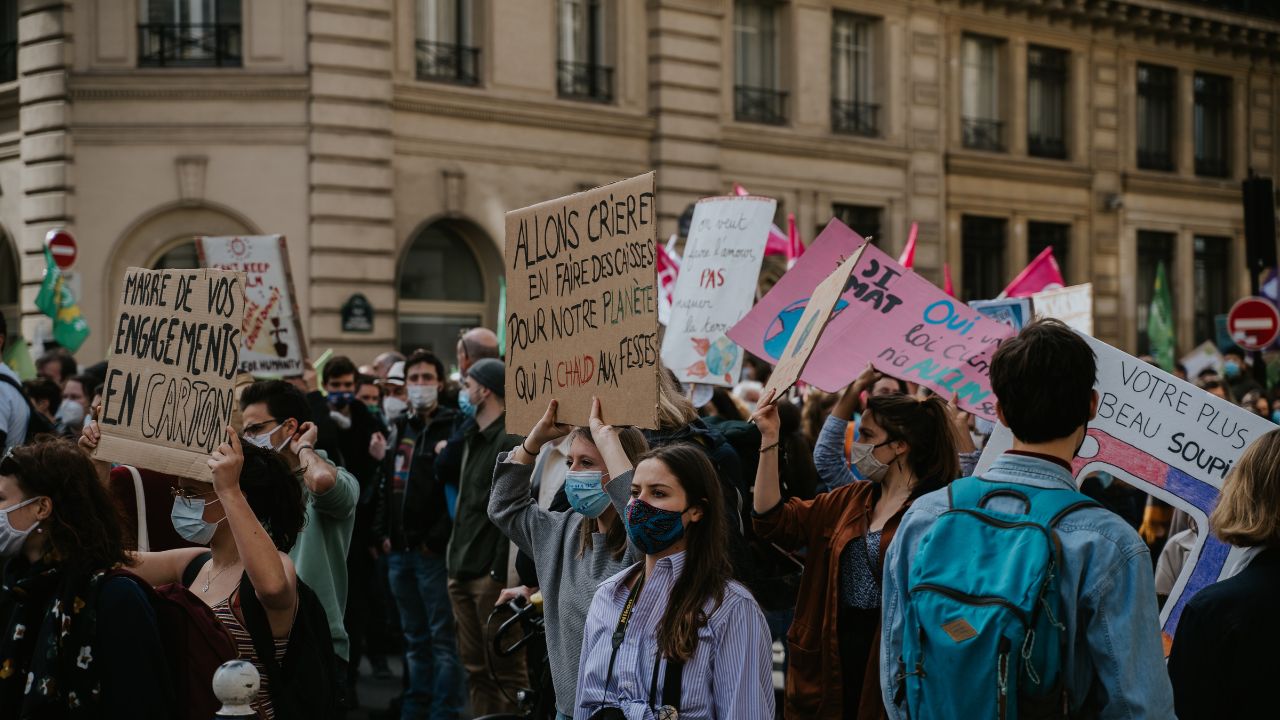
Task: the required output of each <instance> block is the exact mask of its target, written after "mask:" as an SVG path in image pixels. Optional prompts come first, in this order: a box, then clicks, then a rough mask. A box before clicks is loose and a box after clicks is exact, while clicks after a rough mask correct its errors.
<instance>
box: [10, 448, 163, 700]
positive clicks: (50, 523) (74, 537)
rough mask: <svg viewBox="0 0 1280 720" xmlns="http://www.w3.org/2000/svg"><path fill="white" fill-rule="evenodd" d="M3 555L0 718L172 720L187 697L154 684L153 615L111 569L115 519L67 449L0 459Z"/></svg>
mask: <svg viewBox="0 0 1280 720" xmlns="http://www.w3.org/2000/svg"><path fill="white" fill-rule="evenodd" d="M0 559H3V560H4V561H6V562H5V565H4V577H3V589H0V718H5V719H7V718H76V717H83V718H126V717H127V718H146V719H148V720H168V718H171V717H174V712H175V709H176V708H177V707H179V706H180V705H181V704H182V703H183V702H185V701H186V698H175V697H174V696H173V688H171V687H168V685H167V683H165V682H164V681H163V679H162V678H165V677H166V676H167V675H168V666H167V662H166V658H165V655H164V644H163V642H164V641H163V639H162V638H161V634H160V629H159V627H158V625H157V622H156V615H155V612H154V610H153V609H152V606H151V603H150V602H149V600H148V599H147V596H146V594H145V593H144V591H143V590H142V588H140V587H139V585H138V583H137V581H136V579H133V578H131V577H130V576H128V575H126V574H121V573H118V572H115V571H114V568H116V567H118V566H119V565H121V564H122V563H124V562H125V561H126V560H127V556H126V554H125V550H124V537H123V533H122V532H121V528H120V523H119V520H118V518H117V516H116V514H115V513H114V512H113V511H112V508H111V503H110V501H109V500H108V499H107V496H106V493H105V492H104V491H103V489H102V486H101V485H100V484H99V483H98V481H97V479H96V477H95V474H94V469H93V466H92V464H91V463H90V462H89V460H88V458H86V457H85V456H84V454H82V453H81V452H80V451H79V450H77V449H76V446H75V445H74V444H72V443H70V442H68V441H66V440H55V439H49V440H46V441H42V442H38V443H36V444H33V445H26V446H22V447H18V448H15V449H14V450H13V451H12V452H9V453H7V454H5V456H4V459H3V460H0ZM140 682H145V683H146V684H145V686H143V685H140ZM144 687H145V689H144Z"/></svg>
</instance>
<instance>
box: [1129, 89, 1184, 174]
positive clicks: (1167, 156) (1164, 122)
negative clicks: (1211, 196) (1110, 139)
mask: <svg viewBox="0 0 1280 720" xmlns="http://www.w3.org/2000/svg"><path fill="white" fill-rule="evenodd" d="M1177 82H1178V72H1177V71H1176V70H1174V69H1173V68H1168V67H1161V66H1159V65H1142V64H1139V65H1138V167H1140V168H1142V169H1144V170H1172V169H1173V140H1174V121H1173V108H1174V100H1175V98H1176V97H1177Z"/></svg>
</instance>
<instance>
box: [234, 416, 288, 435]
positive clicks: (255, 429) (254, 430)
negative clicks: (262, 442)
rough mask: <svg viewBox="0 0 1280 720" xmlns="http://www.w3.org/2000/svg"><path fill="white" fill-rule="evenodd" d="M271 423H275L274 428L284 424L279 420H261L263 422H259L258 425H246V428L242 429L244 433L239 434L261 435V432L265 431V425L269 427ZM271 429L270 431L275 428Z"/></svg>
mask: <svg viewBox="0 0 1280 720" xmlns="http://www.w3.org/2000/svg"><path fill="white" fill-rule="evenodd" d="M271 423H275V424H276V427H279V426H281V425H283V424H284V422H283V421H281V420H277V419H275V418H268V419H267V420H263V421H262V422H260V423H254V424H252V425H246V426H245V428H244V432H243V433H241V434H242V435H261V434H262V431H263V430H266V429H267V425H270V424H271ZM271 429H272V430H275V428H271Z"/></svg>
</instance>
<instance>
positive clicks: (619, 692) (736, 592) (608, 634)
mask: <svg viewBox="0 0 1280 720" xmlns="http://www.w3.org/2000/svg"><path fill="white" fill-rule="evenodd" d="M684 559H685V554H684V552H679V553H675V554H673V555H670V556H668V557H665V558H662V559H661V560H659V561H658V562H657V563H656V565H655V567H654V571H653V576H652V577H648V578H645V582H644V588H643V589H642V590H641V592H640V597H639V599H638V600H637V601H636V606H635V610H634V614H633V615H632V617H631V621H630V622H629V623H628V625H627V632H626V636H625V639H624V640H623V642H622V646H621V647H620V648H618V657H617V660H616V661H615V663H614V666H613V679H612V680H610V681H609V687H607V688H606V687H605V678H606V677H607V676H608V673H609V656H610V655H611V654H612V651H613V645H612V642H611V639H612V637H613V632H614V630H615V629H617V627H618V617H619V616H620V615H621V614H622V607H623V605H625V604H626V601H627V595H628V593H629V592H630V589H629V588H628V587H627V584H626V582H625V580H626V578H628V577H630V576H631V575H632V573H633V572H635V571H636V566H634V565H633V566H632V567H630V568H627V569H626V570H623V571H622V572H620V573H618V574H617V575H614V576H613V577H611V578H609V579H608V580H605V581H604V582H603V583H601V585H600V588H599V589H598V590H596V595H595V599H594V600H592V602H591V610H590V612H589V613H588V614H587V628H586V632H585V634H584V636H583V641H582V658H581V660H580V662H579V663H578V697H577V700H576V702H575V704H574V715H573V716H574V718H575V720H587V719H588V718H590V717H591V715H592V713H594V712H595V711H597V710H599V709H600V708H601V707H605V706H610V705H611V706H615V707H618V708H620V709H621V710H622V711H623V713H624V714H625V715H626V716H627V718H628V720H652V719H653V718H654V717H655V715H654V712H653V710H654V708H656V707H658V706H659V705H661V704H662V676H663V674H664V673H665V671H666V661H665V660H664V661H663V662H662V664H661V665H660V666H659V668H658V688H657V692H656V693H655V694H654V697H653V698H652V702H651V701H650V697H649V691H650V688H651V684H652V679H653V671H654V658H655V657H656V656H657V652H658V638H657V628H658V624H659V623H660V622H661V621H662V615H663V613H664V612H665V611H666V608H667V600H668V598H669V597H670V595H671V589H672V587H673V586H674V585H675V582H676V579H677V578H679V577H680V572H681V570H682V569H683V568H684ZM705 609H706V611H707V612H708V613H711V611H712V601H711V600H708V601H707V605H706V608H705ZM681 685H682V692H681V697H680V719H681V720H704V719H705V720H729V719H733V720H740V719H741V720H751V719H752V718H759V719H760V720H772V718H773V717H774V705H773V702H774V701H773V652H772V645H771V644H770V639H769V627H768V626H767V625H766V624H765V621H764V614H763V613H761V612H760V606H759V605H757V604H756V601H755V599H754V598H752V597H751V594H750V593H748V592H747V589H746V588H744V587H743V586H741V585H739V584H738V583H736V582H730V583H729V584H728V585H727V586H726V587H725V593H724V602H723V603H721V605H720V607H719V608H717V609H716V610H715V612H714V613H712V614H711V619H710V621H709V622H708V623H707V625H706V626H704V627H703V628H702V629H701V630H700V631H699V632H698V647H697V649H696V650H695V651H694V654H693V657H692V658H691V659H690V660H689V662H687V663H685V667H684V674H683V676H682V678H681Z"/></svg>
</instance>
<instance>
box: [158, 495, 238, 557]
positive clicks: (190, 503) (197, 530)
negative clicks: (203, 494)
mask: <svg viewBox="0 0 1280 720" xmlns="http://www.w3.org/2000/svg"><path fill="white" fill-rule="evenodd" d="M213 502H218V501H217V500H214V501H213ZM206 504H208V503H206V502H205V500H204V498H180V497H176V498H174V499H173V509H172V510H170V511H169V519H170V520H171V521H173V529H174V530H176V531H177V532H178V535H179V536H181V537H182V539H183V540H186V541H187V542H193V543H195V544H197V545H208V544H209V541H210V540H212V539H213V534H214V532H216V531H217V530H218V523H220V522H222V520H219V521H218V522H216V523H211V522H207V521H206V520H205V519H204V506H205V505H206ZM223 519H224V520H225V519H226V518H223Z"/></svg>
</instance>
